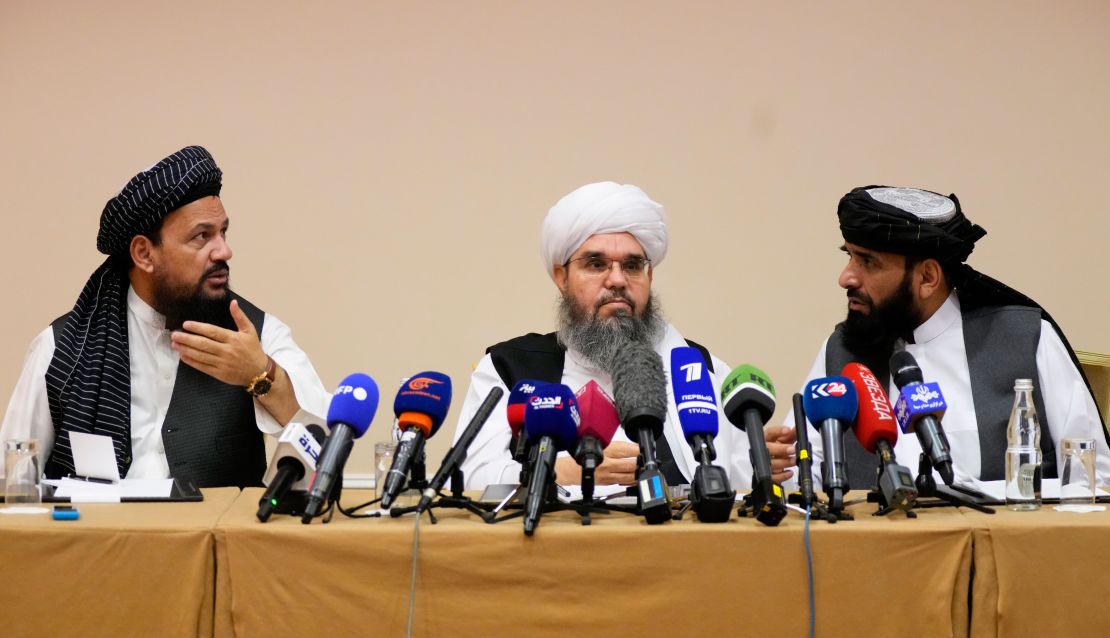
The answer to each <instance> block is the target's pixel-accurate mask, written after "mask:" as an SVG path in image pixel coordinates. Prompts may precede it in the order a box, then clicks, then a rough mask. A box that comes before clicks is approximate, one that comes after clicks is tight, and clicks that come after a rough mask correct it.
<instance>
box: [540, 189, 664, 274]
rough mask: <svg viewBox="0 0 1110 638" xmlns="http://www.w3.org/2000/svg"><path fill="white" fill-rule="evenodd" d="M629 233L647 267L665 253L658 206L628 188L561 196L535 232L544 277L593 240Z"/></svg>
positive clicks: (661, 209) (639, 192)
mask: <svg viewBox="0 0 1110 638" xmlns="http://www.w3.org/2000/svg"><path fill="white" fill-rule="evenodd" d="M606 233H629V234H631V235H632V236H633V237H635V238H636V241H638V242H640V246H641V247H642V248H643V249H644V254H645V255H646V256H647V258H648V259H649V260H651V263H652V265H656V266H657V265H659V263H660V262H662V261H663V257H664V256H665V255H666V254H667V217H666V215H665V214H664V212H663V207H662V206H661V205H659V204H657V203H655V202H653V201H652V200H651V198H649V197H648V196H647V193H645V192H644V191H642V190H640V189H639V188H637V187H635V186H633V185H631V184H617V183H616V182H597V183H596V184H587V185H585V186H583V187H581V188H579V189H578V190H576V191H574V192H572V193H571V194H569V195H567V196H566V197H563V198H562V199H560V200H559V201H558V203H556V204H555V205H554V206H552V207H551V210H550V211H548V212H547V217H545V218H544V220H543V228H541V229H540V256H541V257H542V258H543V265H544V267H545V268H547V274H548V276H550V277H552V278H554V276H555V266H557V265H558V266H561V265H563V264H565V263H567V260H568V259H570V256H571V255H573V254H574V251H576V250H578V248H579V247H580V246H581V245H582V244H584V243H585V242H586V240H587V239H589V238H590V237H591V236H593V235H602V234H606Z"/></svg>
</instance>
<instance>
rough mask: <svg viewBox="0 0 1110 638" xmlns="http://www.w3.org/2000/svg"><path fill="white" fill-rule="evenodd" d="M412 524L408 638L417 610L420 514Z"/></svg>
mask: <svg viewBox="0 0 1110 638" xmlns="http://www.w3.org/2000/svg"><path fill="white" fill-rule="evenodd" d="M414 518H415V519H416V520H415V521H414V522H413V524H412V576H411V578H410V581H409V619H408V626H407V628H406V629H405V636H406V638H412V612H413V610H414V609H415V608H416V564H417V558H418V557H419V555H420V519H421V518H423V517H422V516H420V515H419V514H417V515H416V516H415V517H414Z"/></svg>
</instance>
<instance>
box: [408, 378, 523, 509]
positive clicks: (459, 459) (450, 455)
mask: <svg viewBox="0 0 1110 638" xmlns="http://www.w3.org/2000/svg"><path fill="white" fill-rule="evenodd" d="M504 395H505V391H504V390H502V389H501V388H498V387H493V388H491V389H490V391H489V394H487V395H486V398H485V400H484V401H482V404H481V405H479V406H478V410H477V412H475V413H474V416H473V417H471V419H470V423H467V424H466V429H465V430H463V433H462V436H460V437H459V440H458V441H455V445H453V446H452V447H451V449H450V450H448V451H447V456H445V457H443V463H440V465H439V469H438V470H436V474H435V476H433V477H432V481H431V482H430V483H428V488H427V489H425V490H424V493H423V494H421V495H420V502H419V503H417V504H416V513H417V514H420V513H422V512H423V511H424V510H426V509H428V507H430V506H431V504H432V499H433V498H435V496H436V494H438V493H439V490H441V489H442V488H443V486H444V484H446V483H447V479H448V478H450V476H451V475H452V474H453V473H454V472H455V470H457V469H458V468H460V467H462V464H463V461H465V460H466V452H467V449H468V448H469V447H470V444H471V443H473V442H474V438H475V437H476V436H478V432H479V431H481V429H482V425H483V424H485V422H486V420H488V419H489V415H490V414H491V413H492V412H493V408H494V407H496V406H497V402H498V401H500V400H501V397H502V396H504ZM459 476H460V477H461V476H462V472H459ZM455 489H456V490H459V491H460V492H459V493H461V490H462V487H461V483H460V484H459V485H456V486H455Z"/></svg>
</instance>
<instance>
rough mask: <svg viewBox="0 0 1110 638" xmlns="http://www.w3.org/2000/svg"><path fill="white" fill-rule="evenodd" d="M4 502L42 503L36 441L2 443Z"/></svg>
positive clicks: (15, 503) (37, 443) (19, 503)
mask: <svg viewBox="0 0 1110 638" xmlns="http://www.w3.org/2000/svg"><path fill="white" fill-rule="evenodd" d="M4 502H5V503H6V504H8V505H27V504H29V503H30V504H36V503H41V502H42V472H41V471H39V442H38V441H36V440H34V439H31V440H27V441H17V440H10V441H4Z"/></svg>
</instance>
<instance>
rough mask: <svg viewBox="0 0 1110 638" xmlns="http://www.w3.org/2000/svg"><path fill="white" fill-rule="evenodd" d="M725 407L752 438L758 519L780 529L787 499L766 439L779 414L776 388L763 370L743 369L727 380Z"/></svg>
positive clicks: (753, 503) (753, 500)
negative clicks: (773, 475)
mask: <svg viewBox="0 0 1110 638" xmlns="http://www.w3.org/2000/svg"><path fill="white" fill-rule="evenodd" d="M721 403H722V404H723V405H724V408H725V417H726V418H727V419H728V420H729V423H732V424H733V425H735V426H736V427H738V428H740V429H741V430H743V431H745V432H747V434H748V446H749V448H750V451H749V453H750V454H751V461H752V470H753V472H752V474H753V475H752V492H751V496H750V500H751V507H752V511H753V512H755V518H756V520H757V521H759V522H760V523H763V524H764V525H770V526H775V525H778V524H779V523H780V522H782V519H783V518H784V517H785V516H786V499H785V498H784V496H783V493H782V486H781V485H778V484H777V483H775V482H774V481H772V480H771V455H770V453H769V452H768V451H767V441H766V440H764V438H763V426H764V425H766V424H767V422H768V421H770V420H771V416H772V415H773V414H774V413H775V386H774V384H773V383H771V379H770V377H768V376H767V375H766V374H765V373H764V372H763V371H762V370H760V369H759V368H757V367H755V366H752V365H742V366H740V367H738V368H736V369H735V370H733V371H732V372H730V373H729V375H728V377H726V378H725V382H724V384H723V385H722V386H721ZM741 513H743V512H741Z"/></svg>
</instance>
